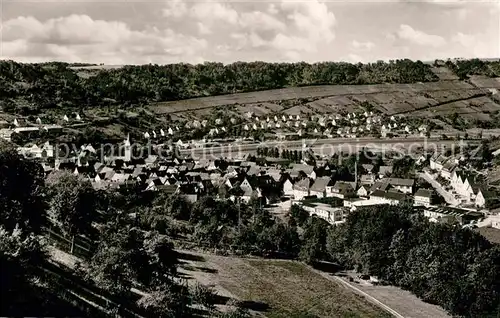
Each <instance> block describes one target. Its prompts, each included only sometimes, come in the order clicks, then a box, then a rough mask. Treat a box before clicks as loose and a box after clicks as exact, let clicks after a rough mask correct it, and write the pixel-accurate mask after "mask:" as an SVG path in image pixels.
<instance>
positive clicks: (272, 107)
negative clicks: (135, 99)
mask: <svg viewBox="0 0 500 318" xmlns="http://www.w3.org/2000/svg"><path fill="white" fill-rule="evenodd" d="M442 75H443V77H444V78H446V80H441V81H438V82H431V83H416V84H378V85H325V86H312V87H296V88H285V89H276V90H267V91H260V92H250V93H239V94H229V95H222V96H213V97H202V98H194V99H188V100H180V101H173V102H164V103H158V104H156V105H152V106H151V109H152V111H154V112H156V113H157V114H159V115H164V114H169V115H171V116H172V115H175V116H176V117H178V118H182V119H187V120H191V119H199V118H202V117H204V116H207V115H209V114H210V113H211V111H212V110H213V109H214V108H218V109H224V110H228V112H230V114H231V115H232V116H240V117H241V116H243V115H244V114H245V113H246V112H252V113H253V114H255V115H256V116H259V117H261V116H269V115H271V114H276V113H283V114H287V115H288V114H289V115H311V114H339V113H345V112H354V111H364V110H365V109H364V107H365V105H366V103H368V104H370V105H371V106H372V107H373V108H374V109H375V110H378V111H379V112H381V113H383V114H386V115H403V114H404V115H407V116H412V117H423V116H425V117H430V118H432V117H437V116H448V115H451V114H453V113H457V114H459V115H464V118H466V119H469V120H480V121H489V120H491V117H490V114H491V113H494V112H496V111H499V110H500V104H498V103H497V102H496V101H495V100H494V99H492V98H491V92H492V91H491V89H492V88H495V87H497V86H498V83H499V82H498V79H483V78H479V77H475V78H474V79H473V81H472V82H473V84H474V85H472V84H469V83H467V82H465V81H459V80H456V79H454V78H451V77H449V76H448V75H449V74H448V75H446V74H445V73H444V72H443V74H442ZM287 101H289V102H287ZM290 102H292V103H290Z"/></svg>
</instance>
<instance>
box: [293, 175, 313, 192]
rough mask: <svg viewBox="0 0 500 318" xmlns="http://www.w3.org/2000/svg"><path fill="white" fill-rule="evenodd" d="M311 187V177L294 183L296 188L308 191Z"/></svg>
mask: <svg viewBox="0 0 500 318" xmlns="http://www.w3.org/2000/svg"><path fill="white" fill-rule="evenodd" d="M310 187H311V180H310V179H309V178H304V179H302V180H300V181H297V182H295V184H294V185H293V189H294V190H300V191H307V190H309V188H310Z"/></svg>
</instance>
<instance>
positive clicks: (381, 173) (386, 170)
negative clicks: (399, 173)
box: [378, 166, 392, 179]
mask: <svg viewBox="0 0 500 318" xmlns="http://www.w3.org/2000/svg"><path fill="white" fill-rule="evenodd" d="M391 174H392V166H380V167H379V170H378V177H379V178H380V179H382V178H384V177H387V176H390V175H391Z"/></svg>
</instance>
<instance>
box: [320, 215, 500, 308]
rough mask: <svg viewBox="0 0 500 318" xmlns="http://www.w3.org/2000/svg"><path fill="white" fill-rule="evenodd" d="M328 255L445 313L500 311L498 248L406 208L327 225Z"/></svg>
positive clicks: (471, 232)
mask: <svg viewBox="0 0 500 318" xmlns="http://www.w3.org/2000/svg"><path fill="white" fill-rule="evenodd" d="M327 250H328V252H329V255H330V257H331V258H332V259H334V260H336V261H338V262H340V263H341V264H343V265H344V266H347V267H350V268H355V269H357V270H358V271H360V272H361V273H365V274H370V275H374V276H377V277H378V278H379V279H381V280H383V281H385V282H386V283H388V284H391V285H396V286H401V287H402V288H404V289H407V290H409V291H411V292H413V293H414V294H416V295H417V296H418V297H420V298H422V299H423V300H425V301H427V302H430V303H434V304H438V305H440V306H442V307H443V308H445V309H446V310H448V311H449V312H450V313H453V314H455V315H461V316H468V317H493V316H496V315H498V313H499V310H500V307H499V305H500V292H499V291H500V285H499V284H500V277H499V275H500V274H499V273H500V272H499V269H500V268H499V266H500V263H499V260H500V249H499V248H498V246H493V245H492V244H491V243H489V242H488V241H487V240H486V239H485V238H484V237H482V236H481V235H479V234H478V233H475V232H473V231H471V230H469V229H462V228H460V227H453V226H449V225H442V224H434V223H429V222H428V221H427V220H426V219H425V218H424V217H423V216H422V215H420V214H414V213H413V212H412V209H411V207H404V206H403V207H391V206H377V207H373V208H364V209H359V210H357V211H356V212H354V213H352V214H350V215H349V217H348V218H347V221H346V223H345V224H342V225H340V226H336V227H332V228H331V229H330V231H329V233H328V238H327Z"/></svg>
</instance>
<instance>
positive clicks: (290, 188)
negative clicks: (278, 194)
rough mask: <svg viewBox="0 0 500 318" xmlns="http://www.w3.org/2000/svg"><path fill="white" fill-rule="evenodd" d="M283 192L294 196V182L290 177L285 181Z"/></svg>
mask: <svg viewBox="0 0 500 318" xmlns="http://www.w3.org/2000/svg"><path fill="white" fill-rule="evenodd" d="M283 194H284V196H286V197H293V196H294V190H293V183H292V181H291V179H290V178H286V180H285V182H283Z"/></svg>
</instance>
